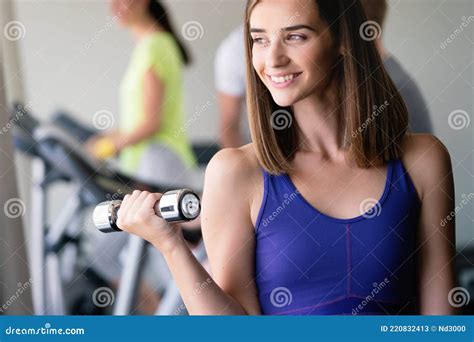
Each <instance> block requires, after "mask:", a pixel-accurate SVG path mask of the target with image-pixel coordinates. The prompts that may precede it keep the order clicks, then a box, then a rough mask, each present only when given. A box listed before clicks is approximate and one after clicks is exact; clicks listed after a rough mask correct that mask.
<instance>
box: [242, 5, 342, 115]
mask: <svg viewBox="0 0 474 342" xmlns="http://www.w3.org/2000/svg"><path fill="white" fill-rule="evenodd" d="M250 34H251V36H252V40H253V48H252V63H253V67H254V69H255V71H256V72H257V74H258V75H259V77H260V79H261V80H262V82H263V83H264V84H265V86H266V87H267V88H268V89H269V91H270V93H271V94H272V97H273V100H274V101H275V102H276V103H277V104H278V105H279V106H282V107H286V106H291V105H293V104H295V103H296V102H298V101H301V100H302V99H304V98H306V97H307V96H310V95H314V94H317V92H318V91H320V90H321V89H322V88H324V87H325V85H326V84H327V82H328V80H329V79H330V77H331V70H332V68H333V66H334V63H335V61H336V58H337V49H336V48H335V47H334V44H333V41H332V38H331V34H330V31H329V29H328V27H327V25H326V24H324V22H323V21H322V20H321V19H320V18H319V15H318V12H317V8H316V4H315V0H300V1H288V0H262V1H260V2H259V3H258V4H257V5H256V6H255V7H254V9H253V11H252V13H251V16H250Z"/></svg>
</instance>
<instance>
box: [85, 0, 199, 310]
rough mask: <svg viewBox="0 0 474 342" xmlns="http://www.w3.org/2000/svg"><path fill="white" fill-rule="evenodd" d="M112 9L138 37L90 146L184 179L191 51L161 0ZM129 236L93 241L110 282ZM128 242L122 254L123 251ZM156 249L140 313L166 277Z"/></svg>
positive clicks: (152, 172)
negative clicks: (110, 116) (106, 126)
mask: <svg viewBox="0 0 474 342" xmlns="http://www.w3.org/2000/svg"><path fill="white" fill-rule="evenodd" d="M111 10H112V13H113V15H115V16H116V17H117V18H119V23H120V24H121V25H122V26H123V27H125V28H126V29H127V30H129V31H130V32H131V33H132V35H133V37H134V40H135V42H136V45H135V48H134V50H133V53H132V57H131V60H130V62H129V65H128V68H127V70H126V72H125V74H124V76H123V79H122V83H121V85H120V125H119V129H118V130H117V131H112V132H106V133H105V134H100V135H99V136H95V137H93V138H91V139H90V140H89V141H88V142H87V146H88V149H89V151H90V152H91V153H92V154H94V155H95V156H96V157H97V158H99V159H107V158H111V157H113V156H117V155H118V156H119V165H120V168H121V169H122V171H124V172H125V173H127V174H129V175H130V176H132V177H138V178H140V179H141V180H144V181H148V182H152V183H157V184H170V183H171V184H172V183H178V184H188V182H187V181H188V179H189V177H190V173H191V169H192V168H194V167H195V166H196V160H195V156H194V153H193V151H192V147H191V144H190V143H189V141H188V139H187V137H186V134H185V133H184V132H183V130H182V127H183V125H184V113H183V95H182V83H183V80H182V78H183V76H182V74H183V68H184V66H186V65H188V64H189V63H190V55H189V53H188V51H187V49H186V48H185V46H184V45H183V44H182V42H181V41H180V38H179V36H178V35H177V34H176V33H175V31H174V29H173V26H172V24H171V20H170V18H169V16H168V12H167V10H166V9H165V8H164V7H163V5H162V4H161V3H160V2H159V1H157V0H113V1H112V2H111ZM127 241H128V237H127V236H126V234H116V235H115V236H113V237H111V236H101V237H100V240H99V241H97V242H96V243H97V244H96V250H97V251H101V252H102V253H104V252H105V253H106V254H107V255H108V258H94V260H92V261H91V263H92V267H93V269H94V270H95V271H97V272H98V273H99V274H100V275H101V276H102V277H104V278H105V279H106V280H107V281H108V282H109V283H111V284H113V285H115V286H117V285H118V281H119V279H120V275H121V270H122V263H121V262H120V261H121V260H123V257H119V255H121V251H122V250H124V247H125V246H126V243H127ZM126 250H127V249H125V250H124V252H122V253H124V254H122V256H125V257H126V255H127V253H126ZM156 254H157V253H152V254H151V255H150V257H149V259H148V260H149V262H148V263H147V264H149V265H148V266H146V268H145V272H144V274H145V279H147V281H145V282H142V284H141V286H140V288H139V298H138V300H137V303H138V304H139V308H138V309H139V310H140V311H141V312H142V313H145V314H153V313H154V312H155V309H156V307H157V305H158V303H159V297H160V292H161V291H160V289H163V287H164V286H163V283H166V281H167V279H168V278H169V277H168V276H166V275H167V271H166V268H165V269H163V267H161V266H162V265H163V263H161V262H160V256H159V255H158V256H157V255H156ZM160 265H161V266H160ZM160 277H162V278H163V279H162V281H160V280H159V278H160ZM157 278H158V279H157Z"/></svg>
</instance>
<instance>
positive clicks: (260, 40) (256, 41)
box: [252, 37, 266, 45]
mask: <svg viewBox="0 0 474 342" xmlns="http://www.w3.org/2000/svg"><path fill="white" fill-rule="evenodd" d="M252 40H253V42H254V44H257V45H263V44H265V43H266V40H265V38H262V37H255V38H253V39H252Z"/></svg>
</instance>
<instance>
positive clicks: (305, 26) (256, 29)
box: [250, 25, 316, 33]
mask: <svg viewBox="0 0 474 342" xmlns="http://www.w3.org/2000/svg"><path fill="white" fill-rule="evenodd" d="M301 29H307V30H310V31H313V32H316V30H315V29H314V28H312V27H311V26H308V25H294V26H288V27H284V28H282V29H281V31H284V32H288V31H297V30H301ZM264 32H266V31H265V30H264V29H259V28H250V33H264Z"/></svg>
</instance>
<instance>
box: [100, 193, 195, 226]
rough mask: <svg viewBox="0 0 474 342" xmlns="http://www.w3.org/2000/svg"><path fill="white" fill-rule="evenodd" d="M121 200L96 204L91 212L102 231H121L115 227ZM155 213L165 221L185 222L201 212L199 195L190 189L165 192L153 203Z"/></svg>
mask: <svg viewBox="0 0 474 342" xmlns="http://www.w3.org/2000/svg"><path fill="white" fill-rule="evenodd" d="M121 204H122V201H121V200H114V201H107V202H102V203H100V204H98V205H97V206H96V207H95V209H94V212H93V214H92V220H93V222H94V225H95V226H96V227H97V229H99V230H100V231H101V232H103V233H111V232H121V231H122V230H121V229H120V228H119V227H117V213H118V210H119V209H120V205H121ZM154 209H155V213H156V215H158V216H159V217H161V218H163V219H164V220H166V221H167V222H185V221H192V220H194V219H195V218H197V217H198V216H199V214H200V212H201V201H200V199H199V196H198V195H196V194H195V193H194V192H193V191H192V190H190V189H180V190H172V191H168V192H165V193H164V194H163V195H162V196H161V198H160V200H159V201H158V202H157V203H156V204H155V207H154Z"/></svg>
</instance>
